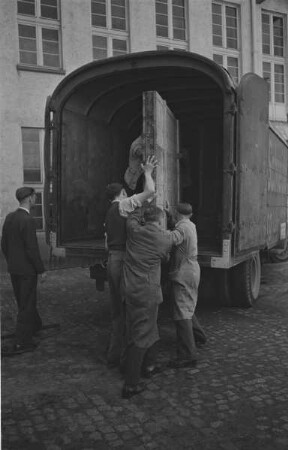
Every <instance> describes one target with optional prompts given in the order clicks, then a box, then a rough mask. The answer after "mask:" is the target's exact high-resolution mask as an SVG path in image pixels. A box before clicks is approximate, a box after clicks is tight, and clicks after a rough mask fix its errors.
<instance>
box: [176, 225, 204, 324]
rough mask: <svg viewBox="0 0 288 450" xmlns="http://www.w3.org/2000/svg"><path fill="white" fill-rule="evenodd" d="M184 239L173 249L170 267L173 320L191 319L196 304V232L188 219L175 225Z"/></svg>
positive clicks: (198, 277) (198, 271)
mask: <svg viewBox="0 0 288 450" xmlns="http://www.w3.org/2000/svg"><path fill="white" fill-rule="evenodd" d="M175 230H178V231H179V232H181V234H182V235H183V237H184V239H183V241H182V242H181V244H180V245H178V246H177V247H175V248H174V249H173V252H172V255H171V265H170V279H171V281H172V289H173V318H174V320H186V319H191V318H192V316H193V314H194V311H195V308H196V304H197V299H198V286H199V282H200V266H199V264H198V262H197V253H198V249H197V232H196V227H195V225H194V223H193V222H191V221H190V219H189V218H183V219H181V220H180V221H179V222H177V223H176V225H175Z"/></svg>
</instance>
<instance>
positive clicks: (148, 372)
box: [142, 365, 164, 378]
mask: <svg viewBox="0 0 288 450" xmlns="http://www.w3.org/2000/svg"><path fill="white" fill-rule="evenodd" d="M163 370H164V368H163V367H162V366H160V365H155V366H148V367H145V368H144V369H143V371H142V375H143V377H144V378H151V377H153V376H154V375H156V374H157V373H161V372H163Z"/></svg>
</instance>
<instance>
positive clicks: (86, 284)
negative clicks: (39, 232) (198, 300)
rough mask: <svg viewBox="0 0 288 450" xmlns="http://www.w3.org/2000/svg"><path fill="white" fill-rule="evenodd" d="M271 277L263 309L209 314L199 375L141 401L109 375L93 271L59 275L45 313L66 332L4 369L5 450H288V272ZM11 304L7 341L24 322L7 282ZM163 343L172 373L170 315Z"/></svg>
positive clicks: (192, 372)
mask: <svg viewBox="0 0 288 450" xmlns="http://www.w3.org/2000/svg"><path fill="white" fill-rule="evenodd" d="M263 269H264V275H263V283H262V286H261V292H260V298H259V300H258V302H257V303H256V305H255V306H254V308H252V309H247V310H243V309H238V308H221V307H219V306H218V307H217V306H210V307H207V306H205V308H204V307H202V308H201V307H200V309H199V311H198V317H199V319H200V321H201V323H202V325H203V326H204V327H205V330H206V331H207V334H208V337H209V341H208V343H207V345H206V346H205V347H204V348H202V349H201V350H199V364H198V366H197V368H196V369H181V370H178V371H177V370H175V369H169V370H168V369H167V370H166V371H165V372H163V373H161V374H158V375H156V376H155V377H154V378H153V379H151V381H149V382H148V389H147V391H146V392H143V393H142V394H140V395H138V396H135V397H133V398H132V399H130V400H123V399H121V397H120V392H121V387H122V383H123V380H122V379H121V376H120V374H119V373H118V371H117V370H108V369H107V368H106V365H105V348H106V345H107V339H108V331H109V314H108V305H107V289H106V292H104V293H101V292H100V293H99V292H96V290H95V284H94V281H93V280H90V278H89V274H88V270H87V269H83V268H82V269H69V270H59V271H53V272H49V273H48V279H47V281H46V282H45V283H43V284H42V285H40V286H39V310H40V313H41V315H42V317H43V319H44V322H45V323H46V324H52V323H59V324H60V329H59V330H57V329H50V330H45V331H43V332H42V338H41V340H40V346H39V348H38V349H37V350H36V351H35V352H34V353H27V354H23V355H19V356H15V357H12V358H4V359H2V449H3V450H72V449H73V450H106V449H123V450H126V449H131V450H144V449H151V450H152V449H155V450H156V449H165V450H166V449H168V450H169V449H171V450H182V449H191V450H194V449H195V450H218V449H219V450H222V449H223V450H258V449H259V450H260V449H261V450H268V449H269V450H270V449H271V450H272V449H273V450H277V449H279V450H280V449H281V450H282V449H283V450H284V449H285V450H287V449H288V383H287V376H288V355H287V348H288V330H287V328H288V264H284V263H283V264H274V265H266V266H264V268H263ZM2 297H3V302H2V334H3V333H4V335H5V334H7V333H10V332H12V331H13V329H14V320H15V313H16V307H15V305H14V303H13V300H12V298H13V296H12V291H11V287H10V282H9V278H8V276H6V275H4V276H2ZM200 306H201V305H200ZM160 333H161V337H162V341H161V352H160V359H161V360H162V361H165V360H167V359H168V358H169V357H170V355H171V354H173V352H174V351H175V347H174V338H175V335H174V328H173V325H172V323H171V321H170V319H169V315H168V313H167V308H165V307H163V308H162V310H161V314H160ZM8 343H9V339H3V341H2V345H6V344H8Z"/></svg>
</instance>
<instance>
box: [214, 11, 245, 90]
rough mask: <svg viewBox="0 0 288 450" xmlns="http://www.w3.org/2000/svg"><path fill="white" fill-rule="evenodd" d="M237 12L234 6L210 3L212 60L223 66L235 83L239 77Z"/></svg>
mask: <svg viewBox="0 0 288 450" xmlns="http://www.w3.org/2000/svg"><path fill="white" fill-rule="evenodd" d="M239 29H240V27H239V11H238V8H237V7H235V6H230V5H228V4H223V3H216V2H215V3H214V2H213V3H212V35H213V47H214V49H213V50H214V54H213V59H214V61H215V62H217V63H218V64H220V65H222V66H224V67H225V68H226V69H227V70H228V71H229V72H230V74H231V76H232V77H233V79H234V81H235V82H236V83H238V82H239V77H240V45H239V43H240V39H239Z"/></svg>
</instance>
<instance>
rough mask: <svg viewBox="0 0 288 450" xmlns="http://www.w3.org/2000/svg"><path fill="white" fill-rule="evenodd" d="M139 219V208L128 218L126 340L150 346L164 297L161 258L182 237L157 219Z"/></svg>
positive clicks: (156, 329) (124, 291)
mask: <svg viewBox="0 0 288 450" xmlns="http://www.w3.org/2000/svg"><path fill="white" fill-rule="evenodd" d="M140 219H141V209H140V208H138V209H137V210H135V211H134V212H133V213H131V214H130V216H129V217H128V219H127V242H126V256H125V259H124V266H123V287H124V290H123V297H124V301H125V305H126V306H125V308H126V319H127V332H128V343H129V341H130V342H132V343H133V344H134V345H136V346H137V347H140V348H149V347H151V346H152V345H153V344H154V343H155V342H156V341H157V340H158V339H159V333H158V327H157V313H158V306H159V304H160V303H161V302H162V301H163V298H162V290H161V284H160V278H161V260H165V259H166V258H168V256H169V253H170V251H171V249H172V246H173V244H174V245H176V244H178V243H180V242H181V241H182V239H183V238H182V235H181V232H180V231H178V230H175V231H172V232H171V231H168V230H163V229H162V228H161V226H160V225H158V224H156V223H146V224H145V225H141V220H140Z"/></svg>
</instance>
